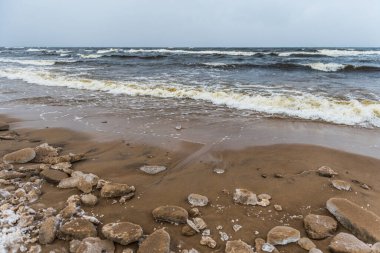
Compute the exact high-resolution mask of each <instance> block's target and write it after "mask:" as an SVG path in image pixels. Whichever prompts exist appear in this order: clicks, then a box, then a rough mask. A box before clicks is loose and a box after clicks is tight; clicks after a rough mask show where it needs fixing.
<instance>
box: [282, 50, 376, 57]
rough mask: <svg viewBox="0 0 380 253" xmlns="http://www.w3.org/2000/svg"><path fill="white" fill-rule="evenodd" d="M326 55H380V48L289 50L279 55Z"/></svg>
mask: <svg viewBox="0 0 380 253" xmlns="http://www.w3.org/2000/svg"><path fill="white" fill-rule="evenodd" d="M299 54H304V55H325V56H330V57H342V56H346V57H347V56H361V55H362V56H368V55H380V50H342V49H319V50H317V51H314V52H308V51H289V52H281V53H279V54H278V56H282V57H288V56H291V55H299Z"/></svg>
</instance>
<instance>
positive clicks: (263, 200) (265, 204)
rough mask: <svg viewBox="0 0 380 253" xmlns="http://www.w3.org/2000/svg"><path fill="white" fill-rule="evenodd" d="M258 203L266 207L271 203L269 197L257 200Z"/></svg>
mask: <svg viewBox="0 0 380 253" xmlns="http://www.w3.org/2000/svg"><path fill="white" fill-rule="evenodd" d="M257 205H258V206H263V207H266V206H269V205H270V201H269V200H268V199H262V200H260V201H257Z"/></svg>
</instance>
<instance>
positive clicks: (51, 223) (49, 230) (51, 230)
mask: <svg viewBox="0 0 380 253" xmlns="http://www.w3.org/2000/svg"><path fill="white" fill-rule="evenodd" d="M57 225H58V219H57V218H56V217H54V216H53V217H49V218H47V219H45V220H44V221H43V222H42V223H41V227H40V230H39V234H38V240H39V242H40V243H41V244H50V243H52V242H53V241H54V239H55V236H56V233H57Z"/></svg>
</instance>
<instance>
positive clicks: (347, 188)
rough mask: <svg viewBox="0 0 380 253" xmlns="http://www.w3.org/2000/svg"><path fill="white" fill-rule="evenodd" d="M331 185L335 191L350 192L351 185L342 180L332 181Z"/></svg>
mask: <svg viewBox="0 0 380 253" xmlns="http://www.w3.org/2000/svg"><path fill="white" fill-rule="evenodd" d="M331 184H332V186H334V187H335V188H336V189H338V190H341V191H350V190H351V184H350V183H348V182H346V181H343V180H332V181H331Z"/></svg>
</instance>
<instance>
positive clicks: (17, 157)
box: [3, 148, 36, 163]
mask: <svg viewBox="0 0 380 253" xmlns="http://www.w3.org/2000/svg"><path fill="white" fill-rule="evenodd" d="M35 156H36V152H35V151H34V149H32V148H24V149H20V150H18V151H15V152H12V153H9V154H6V155H5V156H4V157H3V161H4V163H27V162H30V161H31V160H33V159H34V157H35Z"/></svg>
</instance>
